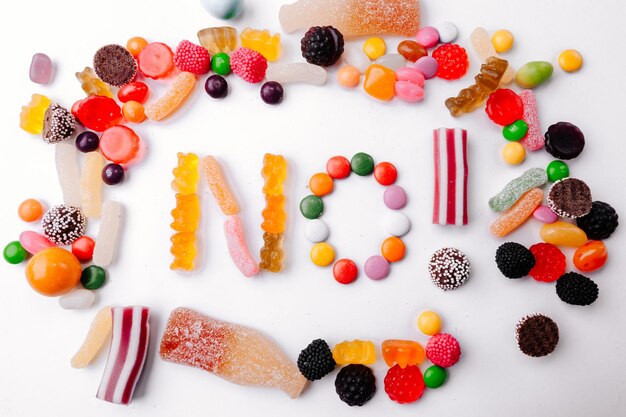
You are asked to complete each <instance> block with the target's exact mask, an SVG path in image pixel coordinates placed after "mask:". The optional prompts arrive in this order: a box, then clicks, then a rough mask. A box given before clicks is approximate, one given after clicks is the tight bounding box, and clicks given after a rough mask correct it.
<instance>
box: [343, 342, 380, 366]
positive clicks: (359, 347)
mask: <svg viewBox="0 0 626 417" xmlns="http://www.w3.org/2000/svg"><path fill="white" fill-rule="evenodd" d="M333 359H334V360H335V362H337V365H349V364H361V365H371V364H373V363H376V347H375V346H374V343H372V342H370V341H369V340H353V341H351V342H348V341H346V342H341V343H339V344H337V345H335V347H334V348H333Z"/></svg>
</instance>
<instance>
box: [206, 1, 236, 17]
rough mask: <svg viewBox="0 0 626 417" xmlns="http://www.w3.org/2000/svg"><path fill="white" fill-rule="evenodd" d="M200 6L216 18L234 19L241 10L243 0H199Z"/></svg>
mask: <svg viewBox="0 0 626 417" xmlns="http://www.w3.org/2000/svg"><path fill="white" fill-rule="evenodd" d="M200 3H201V4H202V7H204V9H205V10H206V11H207V12H209V13H210V14H211V15H213V16H215V17H217V18H218V19H225V20H228V19H234V18H236V17H237V16H239V15H240V14H241V12H242V10H243V5H244V1H243V0H200Z"/></svg>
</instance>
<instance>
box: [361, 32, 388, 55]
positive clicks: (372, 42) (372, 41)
mask: <svg viewBox="0 0 626 417" xmlns="http://www.w3.org/2000/svg"><path fill="white" fill-rule="evenodd" d="M363 52H365V55H367V56H368V58H369V59H371V60H372V61H375V60H377V59H378V58H380V57H381V56H383V55H385V52H387V45H386V44H385V41H384V40H383V39H382V38H378V37H373V38H369V39H368V40H366V41H365V43H364V44H363Z"/></svg>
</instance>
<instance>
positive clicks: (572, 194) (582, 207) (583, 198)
mask: <svg viewBox="0 0 626 417" xmlns="http://www.w3.org/2000/svg"><path fill="white" fill-rule="evenodd" d="M592 201H593V200H592V199H591V190H590V189H589V186H588V185H587V184H585V183H584V182H583V181H581V180H579V179H576V178H564V179H562V180H559V181H557V182H555V183H554V184H553V185H552V188H550V192H549V193H548V206H549V207H550V209H552V211H553V212H555V213H556V214H557V215H559V216H561V217H567V218H569V219H577V218H579V217H582V216H586V215H587V214H589V212H590V211H591V207H592Z"/></svg>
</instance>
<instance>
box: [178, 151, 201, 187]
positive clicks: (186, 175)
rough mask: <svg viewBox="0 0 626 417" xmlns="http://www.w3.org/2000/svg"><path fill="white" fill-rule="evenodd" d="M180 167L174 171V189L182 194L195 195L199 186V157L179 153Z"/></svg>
mask: <svg viewBox="0 0 626 417" xmlns="http://www.w3.org/2000/svg"><path fill="white" fill-rule="evenodd" d="M177 156H178V166H176V168H174V169H173V170H172V173H173V174H174V180H173V181H172V189H173V190H174V191H176V192H178V193H181V194H193V193H195V192H196V188H197V184H198V162H199V158H198V155H196V154H193V153H181V152H179V153H178V155H177Z"/></svg>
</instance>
